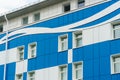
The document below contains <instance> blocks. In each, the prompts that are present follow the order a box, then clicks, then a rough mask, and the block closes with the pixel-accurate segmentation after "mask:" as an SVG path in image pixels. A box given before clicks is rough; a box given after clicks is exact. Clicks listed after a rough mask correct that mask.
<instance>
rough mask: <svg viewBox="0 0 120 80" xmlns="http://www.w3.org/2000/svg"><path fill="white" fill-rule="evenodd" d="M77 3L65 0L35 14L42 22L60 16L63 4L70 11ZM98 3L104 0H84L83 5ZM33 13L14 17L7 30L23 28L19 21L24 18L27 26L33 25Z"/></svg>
mask: <svg viewBox="0 0 120 80" xmlns="http://www.w3.org/2000/svg"><path fill="white" fill-rule="evenodd" d="M77 1H78V0H67V1H64V2H62V3H58V4H55V5H51V6H48V7H46V8H43V9H41V10H38V11H35V12H40V18H41V20H44V19H47V18H51V17H53V16H56V15H59V14H62V13H63V4H64V3H67V2H70V4H71V10H75V9H77V8H78V5H77ZM100 1H104V0H85V5H86V6H87V5H91V4H94V3H97V2H100ZM35 12H31V13H28V14H25V15H23V16H19V17H16V18H14V19H11V20H9V27H8V29H9V30H10V29H14V28H17V27H23V25H22V24H21V19H22V17H24V16H29V25H30V24H33V23H34V21H33V15H34V13H35ZM3 24H4V31H5V30H6V22H4V23H3Z"/></svg>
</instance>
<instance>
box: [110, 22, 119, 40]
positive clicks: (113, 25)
mask: <svg viewBox="0 0 120 80" xmlns="http://www.w3.org/2000/svg"><path fill="white" fill-rule="evenodd" d="M116 25H119V26H120V22H119V23H116V24H112V27H113V29H112V30H113V39H119V38H120V37H117V38H115V30H118V29H119V30H120V27H119V28H116V29H115V28H114V27H115V26H116Z"/></svg>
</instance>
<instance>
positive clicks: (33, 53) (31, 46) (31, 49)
mask: <svg viewBox="0 0 120 80" xmlns="http://www.w3.org/2000/svg"><path fill="white" fill-rule="evenodd" d="M36 47H37V44H36V43H31V44H29V51H28V52H29V54H28V56H29V58H34V57H36Z"/></svg>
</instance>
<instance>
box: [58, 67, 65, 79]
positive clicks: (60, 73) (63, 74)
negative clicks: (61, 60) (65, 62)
mask: <svg viewBox="0 0 120 80" xmlns="http://www.w3.org/2000/svg"><path fill="white" fill-rule="evenodd" d="M59 76H60V79H59V80H67V66H61V67H60V72H59Z"/></svg>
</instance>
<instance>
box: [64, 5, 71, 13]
mask: <svg viewBox="0 0 120 80" xmlns="http://www.w3.org/2000/svg"><path fill="white" fill-rule="evenodd" d="M67 11H70V4H67V5H64V12H67Z"/></svg>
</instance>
